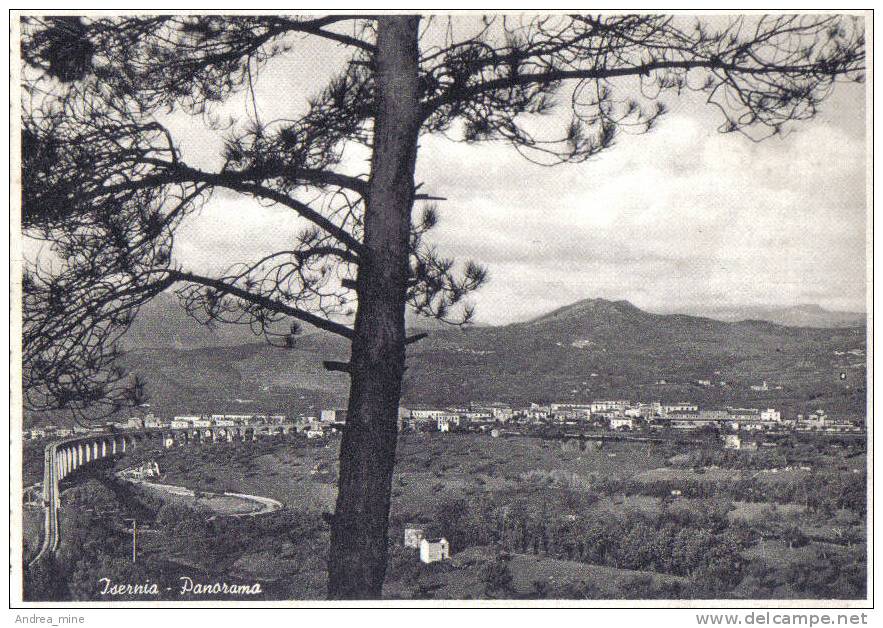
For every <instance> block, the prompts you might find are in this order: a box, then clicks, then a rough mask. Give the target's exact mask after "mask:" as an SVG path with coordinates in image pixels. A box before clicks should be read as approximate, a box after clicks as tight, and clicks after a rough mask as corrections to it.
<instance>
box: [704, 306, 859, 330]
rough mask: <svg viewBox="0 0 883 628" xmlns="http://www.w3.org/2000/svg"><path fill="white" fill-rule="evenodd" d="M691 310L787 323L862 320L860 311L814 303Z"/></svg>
mask: <svg viewBox="0 0 883 628" xmlns="http://www.w3.org/2000/svg"><path fill="white" fill-rule="evenodd" d="M694 313H695V314H701V315H702V316H707V317H708V318H714V319H717V320H722V321H729V322H735V321H744V320H758V321H769V322H770V323H776V324H777V325H785V326H788V327H855V326H857V325H862V324H864V322H865V320H866V318H867V317H866V315H865V314H864V313H863V312H843V311H832V310H826V309H825V308H823V307H821V306H820V305H816V304H814V303H813V304H802V305H793V306H791V307H780V308H772V307H734V308H718V309H708V310H702V309H699V310H697V311H696V312H694Z"/></svg>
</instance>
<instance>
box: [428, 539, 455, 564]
mask: <svg viewBox="0 0 883 628" xmlns="http://www.w3.org/2000/svg"><path fill="white" fill-rule="evenodd" d="M450 555H451V546H450V544H449V543H448V540H447V539H446V538H444V537H442V538H440V539H433V540H430V539H423V540H422V541H420V561H421V562H424V563H437V562H439V561H441V560H447V559H448V558H450Z"/></svg>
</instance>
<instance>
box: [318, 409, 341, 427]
mask: <svg viewBox="0 0 883 628" xmlns="http://www.w3.org/2000/svg"><path fill="white" fill-rule="evenodd" d="M319 418H320V419H321V421H322V422H323V423H343V422H344V421H346V410H345V409H343V408H331V409H330V410H322V412H321V414H320V415H319Z"/></svg>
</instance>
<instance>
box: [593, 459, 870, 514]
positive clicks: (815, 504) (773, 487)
mask: <svg viewBox="0 0 883 628" xmlns="http://www.w3.org/2000/svg"><path fill="white" fill-rule="evenodd" d="M595 489H596V490H599V491H601V492H603V493H605V494H616V493H624V494H626V495H650V496H654V497H663V498H665V497H669V496H670V495H671V492H672V491H675V490H677V491H681V494H682V495H683V496H684V497H691V498H700V499H705V498H714V497H721V498H727V499H732V500H734V501H755V502H774V503H778V504H788V503H793V504H800V505H802V506H805V507H806V508H808V509H809V510H810V511H813V512H820V513H823V514H833V513H835V512H837V511H838V510H842V509H847V510H851V511H853V512H855V513H858V514H859V515H861V516H862V517H864V515H865V513H867V507H868V503H867V472H866V471H865V470H864V469H860V470H859V472H858V473H852V474H845V473H840V472H836V471H820V472H815V471H813V472H809V471H807V472H802V473H800V475H796V476H795V477H793V478H791V479H789V480H778V481H771V480H769V479H766V478H760V477H748V478H741V479H731V480H704V479H697V478H679V479H670V480H669V479H666V480H651V481H643V480H627V481H608V482H606V483H596V485H595Z"/></svg>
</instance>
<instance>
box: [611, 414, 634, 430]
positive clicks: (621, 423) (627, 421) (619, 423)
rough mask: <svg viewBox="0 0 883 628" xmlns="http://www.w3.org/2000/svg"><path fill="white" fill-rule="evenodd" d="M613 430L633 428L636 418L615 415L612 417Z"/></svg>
mask: <svg viewBox="0 0 883 628" xmlns="http://www.w3.org/2000/svg"><path fill="white" fill-rule="evenodd" d="M610 429H611V430H633V429H635V419H634V418H633V417H613V418H612V419H610Z"/></svg>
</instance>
